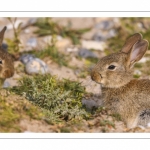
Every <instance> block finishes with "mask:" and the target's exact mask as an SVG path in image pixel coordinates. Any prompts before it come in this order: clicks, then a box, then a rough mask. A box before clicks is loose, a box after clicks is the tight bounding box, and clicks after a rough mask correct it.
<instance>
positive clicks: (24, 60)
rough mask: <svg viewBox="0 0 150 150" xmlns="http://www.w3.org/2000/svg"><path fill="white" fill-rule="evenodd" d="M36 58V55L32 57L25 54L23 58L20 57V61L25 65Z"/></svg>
mask: <svg viewBox="0 0 150 150" xmlns="http://www.w3.org/2000/svg"><path fill="white" fill-rule="evenodd" d="M34 58H35V56H34V55H31V54H23V55H22V56H21V57H20V61H21V62H22V63H23V64H26V63H27V62H29V61H30V60H32V59H34Z"/></svg>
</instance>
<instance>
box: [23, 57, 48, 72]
mask: <svg viewBox="0 0 150 150" xmlns="http://www.w3.org/2000/svg"><path fill="white" fill-rule="evenodd" d="M25 71H26V73H28V74H30V75H32V74H46V73H50V70H49V67H48V65H47V64H46V63H45V62H44V61H42V60H40V59H39V58H33V59H31V60H29V61H28V62H27V63H26V64H25Z"/></svg>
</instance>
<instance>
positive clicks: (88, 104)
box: [82, 99, 98, 109]
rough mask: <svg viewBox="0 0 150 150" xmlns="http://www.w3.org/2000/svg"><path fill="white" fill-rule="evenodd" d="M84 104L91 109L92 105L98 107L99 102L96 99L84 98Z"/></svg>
mask: <svg viewBox="0 0 150 150" xmlns="http://www.w3.org/2000/svg"><path fill="white" fill-rule="evenodd" d="M82 104H83V105H85V106H86V107H87V108H89V109H91V108H92V107H98V104H97V103H96V102H95V101H94V100H86V99H83V100H82Z"/></svg>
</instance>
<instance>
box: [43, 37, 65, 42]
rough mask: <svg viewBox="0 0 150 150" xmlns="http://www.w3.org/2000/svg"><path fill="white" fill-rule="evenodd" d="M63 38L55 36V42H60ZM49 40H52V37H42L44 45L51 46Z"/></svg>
mask: <svg viewBox="0 0 150 150" xmlns="http://www.w3.org/2000/svg"><path fill="white" fill-rule="evenodd" d="M62 39H63V38H62V37H61V36H60V35H57V36H56V40H57V41H60V40H62ZM51 40H52V36H51V35H50V36H46V37H44V38H43V41H44V42H45V43H48V44H51Z"/></svg>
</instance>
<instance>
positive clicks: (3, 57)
mask: <svg viewBox="0 0 150 150" xmlns="http://www.w3.org/2000/svg"><path fill="white" fill-rule="evenodd" d="M5 31H6V27H4V28H3V29H2V31H1V32H0V78H1V79H6V78H10V77H12V76H13V75H14V60H13V58H12V56H11V55H10V54H9V53H8V52H6V51H5V50H3V48H2V42H3V37H4V33H5Z"/></svg>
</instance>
